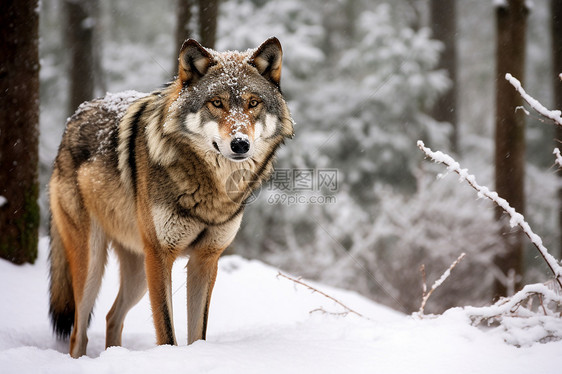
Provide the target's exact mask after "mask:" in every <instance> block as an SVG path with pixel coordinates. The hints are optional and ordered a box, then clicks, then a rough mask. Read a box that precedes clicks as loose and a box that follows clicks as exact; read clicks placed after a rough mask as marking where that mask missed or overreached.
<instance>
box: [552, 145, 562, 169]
mask: <svg viewBox="0 0 562 374" xmlns="http://www.w3.org/2000/svg"><path fill="white" fill-rule="evenodd" d="M552 154H554V157H556V160H554V163H555V164H556V165H558V167H562V155H560V150H559V149H558V148H554V152H552Z"/></svg>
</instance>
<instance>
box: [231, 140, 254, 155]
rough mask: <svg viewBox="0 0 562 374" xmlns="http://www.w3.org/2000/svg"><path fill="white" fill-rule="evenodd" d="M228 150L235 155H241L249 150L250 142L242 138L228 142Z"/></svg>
mask: <svg viewBox="0 0 562 374" xmlns="http://www.w3.org/2000/svg"><path fill="white" fill-rule="evenodd" d="M230 149H232V152H234V153H237V154H243V153H246V152H248V151H249V150H250V142H249V141H248V139H244V138H234V139H232V141H231V142H230Z"/></svg>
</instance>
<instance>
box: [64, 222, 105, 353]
mask: <svg viewBox="0 0 562 374" xmlns="http://www.w3.org/2000/svg"><path fill="white" fill-rule="evenodd" d="M82 245H83V246H84V247H85V248H86V249H87V255H86V256H81V255H80V252H78V251H76V252H74V256H73V257H74V259H73V261H71V264H74V266H71V273H72V282H73V285H74V287H73V288H74V289H73V291H74V299H75V300H76V312H75V314H74V329H73V330H72V335H71V337H70V355H71V356H72V357H74V358H78V357H80V356H83V355H85V354H86V346H87V344H88V337H87V330H88V324H89V320H90V314H91V313H92V309H93V307H94V302H95V301H96V297H97V295H98V291H99V288H100V285H101V280H102V277H103V272H104V268H105V262H106V259H107V239H106V236H105V233H104V231H103V229H102V228H101V227H100V225H99V224H98V223H97V222H96V221H95V220H94V219H92V220H91V221H90V230H89V235H88V239H87V241H86V243H83V244H82Z"/></svg>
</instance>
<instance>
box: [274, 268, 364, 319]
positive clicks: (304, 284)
mask: <svg viewBox="0 0 562 374" xmlns="http://www.w3.org/2000/svg"><path fill="white" fill-rule="evenodd" d="M277 277H283V278H286V279H288V280H290V281H292V282H294V283H296V284H300V285H301V286H304V287H306V288H308V289H309V290H311V291H312V292H317V293H319V294H320V295H322V296H324V297H327V298H328V299H330V300H332V301H334V302H335V303H336V304H338V305H341V306H342V307H343V308H344V309H345V310H347V311H348V312H349V313H353V314H355V315H357V316H359V317H361V318H365V317H364V316H363V315H362V314H360V313H357V312H356V311H355V310H353V309H351V308H350V307H348V306H347V305H345V304H344V303H342V302H341V301H339V300H337V299H335V298H333V297H332V296H330V295H327V294H325V293H324V292H322V291H320V290H318V289H317V288H314V287H312V286H311V285H309V284H306V283H305V282H303V281H302V280H300V279H296V278H292V277H290V276H288V275H285V274H283V273H281V272H279V273H277ZM318 310H321V309H315V310H314V311H318Z"/></svg>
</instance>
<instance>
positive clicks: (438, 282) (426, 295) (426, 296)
mask: <svg viewBox="0 0 562 374" xmlns="http://www.w3.org/2000/svg"><path fill="white" fill-rule="evenodd" d="M464 256H465V253H464V252H463V253H461V255H460V256H459V257H458V258H457V259H456V260H455V262H453V263H452V264H451V266H449V268H448V269H447V270H445V272H444V273H443V275H441V277H440V278H439V279H437V280H436V281H435V283H433V286H431V289H430V290H429V292H426V291H427V286H426V284H425V267H422V274H423V278H424V282H423V297H422V302H421V306H420V310H418V315H419V316H422V315H423V311H424V309H425V304H426V303H427V300H428V299H429V297H430V296H431V294H432V293H433V291H435V290H436V289H437V287H439V286H441V285H442V284H443V282H445V280H446V279H447V278H449V275H451V270H453V269H454V268H455V266H457V265H458V263H459V262H460V261H461V260H462V259H463V258H464Z"/></svg>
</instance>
